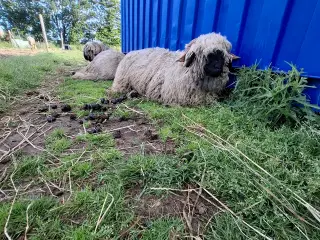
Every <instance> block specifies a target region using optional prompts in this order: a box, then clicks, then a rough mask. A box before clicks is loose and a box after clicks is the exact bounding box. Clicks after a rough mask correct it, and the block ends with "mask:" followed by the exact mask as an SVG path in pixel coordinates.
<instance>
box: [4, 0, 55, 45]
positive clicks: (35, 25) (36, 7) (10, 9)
mask: <svg viewBox="0 0 320 240" xmlns="http://www.w3.org/2000/svg"><path fill="white" fill-rule="evenodd" d="M39 13H42V14H43V16H44V23H45V25H46V27H47V30H48V31H50V17H49V14H48V8H47V4H46V1H28V0H20V1H12V0H0V24H1V25H2V26H4V27H5V28H6V29H8V30H10V29H11V30H13V31H14V32H16V33H18V35H26V34H31V35H33V36H34V37H35V38H36V39H37V40H39V39H41V38H42V33H41V26H40V22H39Z"/></svg>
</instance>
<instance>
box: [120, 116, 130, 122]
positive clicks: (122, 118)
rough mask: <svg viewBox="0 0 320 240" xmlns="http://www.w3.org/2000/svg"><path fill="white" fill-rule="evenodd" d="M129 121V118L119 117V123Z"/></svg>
mask: <svg viewBox="0 0 320 240" xmlns="http://www.w3.org/2000/svg"><path fill="white" fill-rule="evenodd" d="M128 120H129V118H127V117H126V116H121V117H119V122H123V121H128Z"/></svg>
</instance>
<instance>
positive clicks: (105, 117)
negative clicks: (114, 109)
mask: <svg viewBox="0 0 320 240" xmlns="http://www.w3.org/2000/svg"><path fill="white" fill-rule="evenodd" d="M109 117H110V116H109V115H105V114H101V115H99V116H98V117H97V122H99V123H103V122H104V121H107V120H109Z"/></svg>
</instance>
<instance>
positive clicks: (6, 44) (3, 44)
mask: <svg viewBox="0 0 320 240" xmlns="http://www.w3.org/2000/svg"><path fill="white" fill-rule="evenodd" d="M0 48H5V49H8V48H12V44H11V43H10V42H6V41H1V40H0Z"/></svg>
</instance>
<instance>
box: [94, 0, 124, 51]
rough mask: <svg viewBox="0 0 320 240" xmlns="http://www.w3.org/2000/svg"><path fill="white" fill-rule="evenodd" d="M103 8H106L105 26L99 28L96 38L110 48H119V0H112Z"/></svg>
mask: <svg viewBox="0 0 320 240" xmlns="http://www.w3.org/2000/svg"><path fill="white" fill-rule="evenodd" d="M101 2H103V1H101ZM103 6H104V7H105V8H106V16H105V24H103V25H101V26H99V28H98V31H97V35H96V36H97V38H98V39H100V40H101V41H103V42H105V43H106V44H108V45H110V46H118V45H120V6H119V0H110V1H108V3H107V4H104V5H103Z"/></svg>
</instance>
